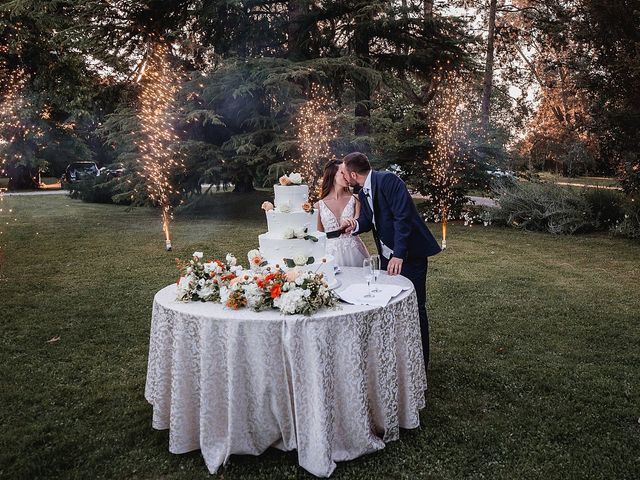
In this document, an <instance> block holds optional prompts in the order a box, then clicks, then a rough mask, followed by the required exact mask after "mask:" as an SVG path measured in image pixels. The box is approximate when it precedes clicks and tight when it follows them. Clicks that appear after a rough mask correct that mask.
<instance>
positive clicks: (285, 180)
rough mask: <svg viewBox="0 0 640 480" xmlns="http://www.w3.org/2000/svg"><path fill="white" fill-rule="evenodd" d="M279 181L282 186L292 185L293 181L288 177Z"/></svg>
mask: <svg viewBox="0 0 640 480" xmlns="http://www.w3.org/2000/svg"><path fill="white" fill-rule="evenodd" d="M278 181H279V182H280V185H284V186H287V185H291V180H289V177H287V176H286V175H283V176H281V177H280V178H279V179H278Z"/></svg>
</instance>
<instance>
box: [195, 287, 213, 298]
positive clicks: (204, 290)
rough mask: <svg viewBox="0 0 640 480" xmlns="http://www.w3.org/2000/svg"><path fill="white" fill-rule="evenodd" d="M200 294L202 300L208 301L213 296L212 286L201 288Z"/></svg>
mask: <svg viewBox="0 0 640 480" xmlns="http://www.w3.org/2000/svg"><path fill="white" fill-rule="evenodd" d="M197 293H198V296H199V297H200V298H202V299H206V298H208V297H210V296H211V295H213V289H212V288H211V286H210V285H207V286H206V287H204V288H201V289H200V291H199V292H197Z"/></svg>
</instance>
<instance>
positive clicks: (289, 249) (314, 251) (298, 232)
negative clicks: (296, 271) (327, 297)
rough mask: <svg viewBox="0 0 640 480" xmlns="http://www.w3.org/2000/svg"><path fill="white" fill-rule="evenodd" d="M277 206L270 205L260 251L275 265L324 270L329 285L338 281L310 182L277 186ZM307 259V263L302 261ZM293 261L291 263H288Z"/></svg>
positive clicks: (260, 237)
mask: <svg viewBox="0 0 640 480" xmlns="http://www.w3.org/2000/svg"><path fill="white" fill-rule="evenodd" d="M273 189H274V193H275V199H274V207H275V208H266V209H265V210H266V215H267V227H268V231H267V233H263V234H261V235H258V242H259V244H260V253H261V254H262V255H263V257H264V259H265V260H266V261H267V262H268V263H270V264H272V265H279V266H280V267H283V268H286V265H287V263H291V261H294V262H295V263H296V264H297V265H298V268H305V269H307V270H310V271H313V272H318V273H319V272H322V273H323V274H324V275H325V278H326V280H327V283H329V286H335V284H336V283H337V282H336V280H335V276H334V261H333V257H331V256H328V255H327V254H326V243H327V236H326V234H325V233H323V232H319V231H318V230H317V224H318V212H317V211H313V209H312V208H311V205H310V204H309V203H308V201H309V187H308V186H307V185H286V186H285V185H274V187H273ZM303 259H307V261H308V262H309V263H308V264H306V265H301V263H302V262H301V260H303ZM287 260H289V262H287Z"/></svg>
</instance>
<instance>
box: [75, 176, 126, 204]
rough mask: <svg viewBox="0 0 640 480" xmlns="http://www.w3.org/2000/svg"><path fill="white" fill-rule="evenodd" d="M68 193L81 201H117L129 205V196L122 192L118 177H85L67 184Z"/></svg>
mask: <svg viewBox="0 0 640 480" xmlns="http://www.w3.org/2000/svg"><path fill="white" fill-rule="evenodd" d="M68 188H69V195H70V196H71V198H77V199H80V200H82V201H83V202H89V203H117V204H120V205H130V204H131V203H132V202H131V196H130V195H126V194H125V195H123V194H122V181H121V179H120V178H111V179H109V178H107V177H106V176H104V175H102V176H99V177H86V178H84V179H82V180H81V181H79V182H77V183H74V184H71V185H69V187H68Z"/></svg>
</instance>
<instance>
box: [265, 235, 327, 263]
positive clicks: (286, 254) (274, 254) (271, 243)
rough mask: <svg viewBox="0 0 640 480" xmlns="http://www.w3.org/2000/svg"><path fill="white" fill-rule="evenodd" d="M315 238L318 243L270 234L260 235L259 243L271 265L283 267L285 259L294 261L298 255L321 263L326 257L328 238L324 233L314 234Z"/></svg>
mask: <svg viewBox="0 0 640 480" xmlns="http://www.w3.org/2000/svg"><path fill="white" fill-rule="evenodd" d="M313 236H314V237H316V238H317V239H318V241H317V242H314V241H312V240H303V239H300V238H282V235H273V234H272V233H271V232H269V233H263V234H262V235H258V243H259V244H260V252H261V253H262V255H263V256H264V258H265V259H266V260H267V262H269V263H271V264H279V265H282V264H283V262H282V259H283V258H291V259H293V258H294V257H296V256H298V255H304V256H305V257H313V258H314V260H316V261H320V260H321V259H322V258H324V257H325V256H326V244H327V236H326V235H325V234H324V233H322V232H313Z"/></svg>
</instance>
